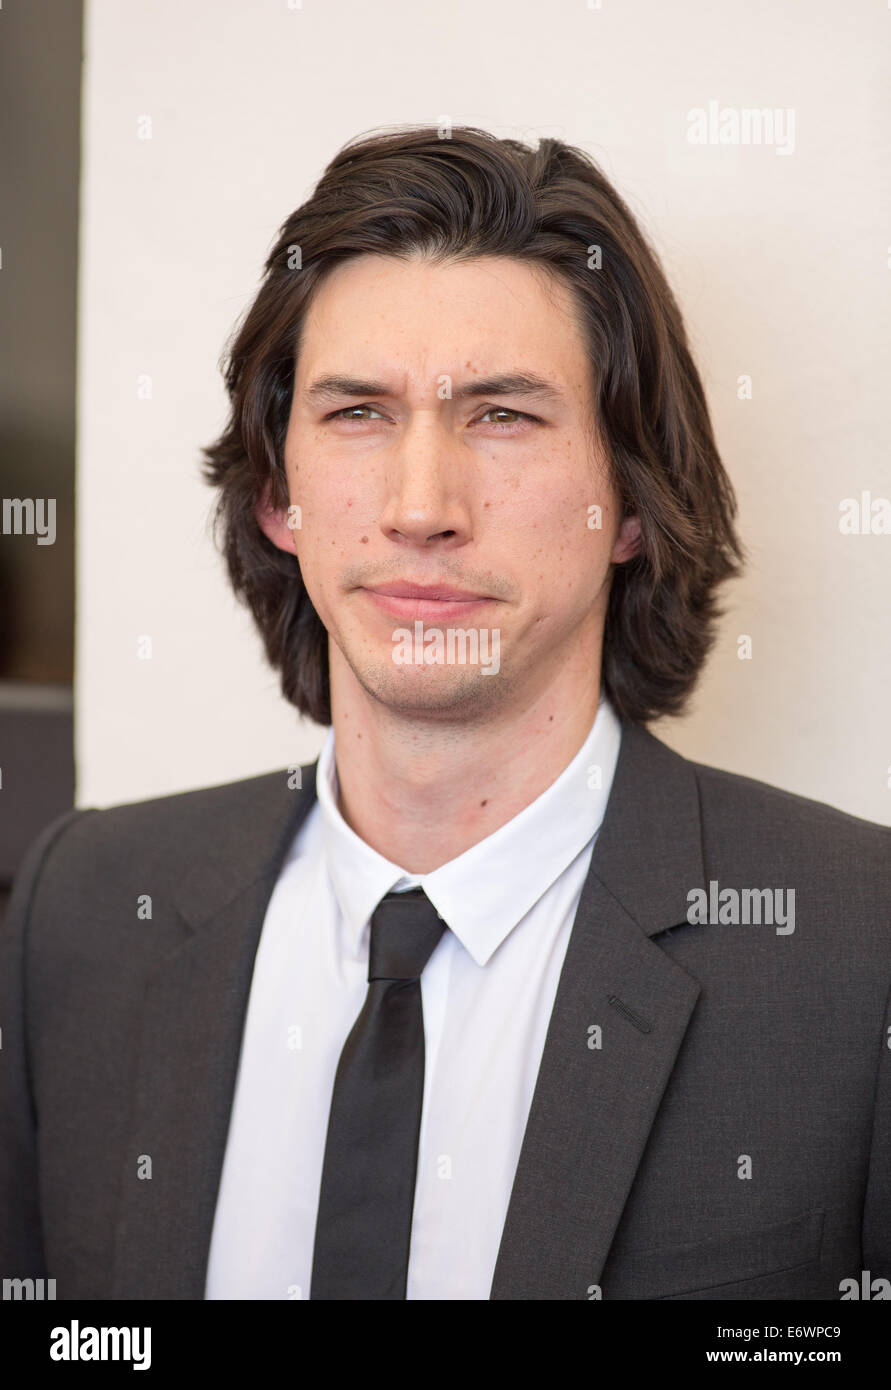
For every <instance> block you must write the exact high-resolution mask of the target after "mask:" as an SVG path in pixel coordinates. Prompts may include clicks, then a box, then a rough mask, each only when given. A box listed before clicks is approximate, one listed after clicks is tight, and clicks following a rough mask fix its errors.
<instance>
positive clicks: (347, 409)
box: [325, 405, 380, 424]
mask: <svg viewBox="0 0 891 1390" xmlns="http://www.w3.org/2000/svg"><path fill="white" fill-rule="evenodd" d="M357 410H373V411H374V412H375V414H376V415H380V411H379V410H378V409H377V407H376V406H373V405H345V406H344V407H343V409H342V410H334V411H332V412H331V414H330V415H326V416H325V419H326V420H357V421H358V422H359V424H361V423H362V417H360V416H358V415H356V411H357ZM364 418H366V419H367V418H368V417H367V416H366V417H364Z"/></svg>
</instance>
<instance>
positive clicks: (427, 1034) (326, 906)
mask: <svg viewBox="0 0 891 1390" xmlns="http://www.w3.org/2000/svg"><path fill="white" fill-rule="evenodd" d="M620 739H621V726H620V724H619V721H618V719H617V718H616V715H615V713H614V711H613V710H612V708H611V707H610V705H609V704H608V703H607V701H606V699H605V698H604V697H603V696H601V700H600V704H599V708H598V711H597V716H596V718H595V720H594V723H593V725H592V727H591V730H590V732H589V734H588V737H587V738H586V740H585V742H584V744H583V745H582V747H581V748H580V749H579V751H578V753H577V754H576V756H575V757H574V758H573V759H572V761H571V762H570V763H569V765H568V766H567V767H566V768H565V769H564V770H563V772H562V773H561V774H560V776H559V777H558V778H557V779H556V781H554V782H552V783H551V785H550V786H549V787H548V788H547V790H546V791H544V792H542V794H541V796H539V797H537V798H536V800H535V801H533V802H531V803H530V804H529V805H528V806H526V807H525V808H524V809H523V810H522V811H520V812H519V814H518V815H516V816H514V817H513V819H512V820H510V821H508V822H507V823H506V824H505V825H503V826H501V828H500V829H498V830H496V831H495V832H494V834H492V835H489V836H487V837H486V839H484V840H481V841H479V842H478V843H477V844H475V845H473V846H472V847H471V848H470V849H468V850H466V851H465V852H464V853H463V854H460V855H458V857H457V858H456V859H452V860H450V861H449V862H448V863H447V864H443V865H442V866H441V867H440V868H438V869H435V870H434V871H433V872H432V873H428V874H421V875H417V874H408V873H406V872H405V871H404V870H403V869H401V868H400V867H399V866H398V865H397V864H392V863H390V862H389V861H388V860H387V859H385V858H384V857H383V856H382V855H380V854H378V853H377V852H376V851H375V850H373V849H372V848H371V847H370V846H369V845H368V844H366V843H365V841H364V840H362V839H360V838H359V836H358V835H356V834H355V833H354V831H353V830H351V829H350V827H349V826H348V825H347V824H346V822H345V821H344V819H343V817H342V816H341V814H340V811H339V810H338V806H337V780H336V775H337V774H336V765H335V756H334V755H335V750H334V734H333V730H331V731H329V733H328V736H327V739H326V741H325V744H324V747H323V749H322V752H321V754H320V757H319V764H318V772H317V794H318V800H317V802H316V804H315V805H314V806H313V807H312V809H311V810H310V812H309V814H308V816H307V818H306V820H305V821H304V822H303V825H302V826H301V827H300V830H299V831H298V833H297V835H296V836H295V838H294V843H293V845H292V847H291V849H290V851H289V854H288V856H287V858H286V860H285V862H284V864H283V866H282V869H281V872H280V874H279V877H278V880H277V882H276V885H275V888H274V890H273V893H272V896H271V898H270V900H269V904H268V907H267V911H266V916H265V919H264V922H263V930H262V934H261V937H260V943H259V946H258V949H257V955H256V959H255V962H254V971H253V977H252V981H251V990H250V997H249V1001H248V1010H247V1017H246V1021H245V1028H244V1033H243V1037H242V1045H241V1055H240V1060H239V1069H238V1077H237V1082H236V1087H235V1095H234V1100H233V1106H232V1113H231V1117H230V1124H229V1134H228V1141H227V1145H226V1152H225V1157H224V1163H223V1171H222V1178H221V1182H220V1190H219V1195H218V1199H217V1207H216V1213H215V1218H214V1226H213V1235H212V1239H211V1247H210V1258H209V1261H208V1270H207V1280H206V1286H205V1298H209V1299H213V1298H249V1299H278V1298H283V1299H287V1298H308V1297H309V1291H310V1276H311V1272H312V1253H313V1240H314V1236H315V1224H316V1211H317V1207H318V1199H319V1189H320V1184H321V1177H322V1161H323V1158H324V1152H325V1139H326V1133H327V1125H328V1110H329V1106H330V1103H331V1092H332V1089H333V1086H334V1077H335V1073H336V1070H337V1063H338V1060H339V1058H340V1052H341V1048H342V1047H343V1044H344V1042H345V1040H346V1038H347V1035H348V1033H349V1032H350V1029H351V1028H352V1026H353V1023H354V1022H355V1020H356V1017H357V1016H358V1014H359V1012H360V1010H361V1008H362V1005H363V1003H364V1000H365V995H366V992H367V989H368V977H367V972H368V943H369V934H370V919H371V914H372V912H373V910H374V909H375V907H377V904H378V903H379V902H380V900H381V898H382V897H383V896H384V895H385V894H386V893H388V892H390V890H391V889H402V888H409V887H414V886H415V885H416V884H420V886H421V887H422V888H423V889H424V891H425V892H426V894H427V896H428V897H429V899H430V901H431V902H432V903H433V905H434V907H435V908H436V910H437V911H438V912H439V913H440V914H441V916H442V917H443V918H444V919H445V921H446V923H447V925H448V927H449V928H450V930H448V931H445V932H444V933H443V935H442V937H441V938H440V941H439V942H438V944H437V946H436V948H435V950H434V952H433V954H432V956H431V957H430V960H429V961H428V963H427V966H426V968H425V970H424V973H423V975H422V977H421V1000H422V1008H423V1015H424V1039H425V1051H426V1060H425V1081H424V1097H423V1107H422V1111H421V1131H420V1139H419V1145H418V1170H417V1181H416V1186H415V1203H414V1215H413V1219H412V1231H411V1247H410V1255H409V1266H408V1285H407V1291H406V1297H407V1298H409V1299H487V1298H488V1297H489V1292H490V1288H491V1284H492V1276H493V1274H494V1271H495V1262H496V1259H497V1256H498V1247H499V1244H500V1241H501V1233H502V1228H503V1226H504V1220H505V1216H506V1214H507V1207H508V1202H509V1199H510V1194H511V1188H512V1185H513V1180H514V1173H515V1171H516V1166H517V1160H518V1158H519V1154H520V1147H521V1145H522V1141H523V1134H524V1131H525V1128H526V1120H527V1116H528V1113H529V1106H530V1103H531V1100H532V1092H533V1090H534V1087H535V1081H536V1077H537V1074H538V1068H539V1063H540V1061H541V1054H542V1049H543V1046H544V1041H545V1034H546V1032H547V1028H548V1023H549V1021H550V1016H551V1010H552V1008H553V1004H554V996H555V994H556V990H557V983H558V979H559V975H560V969H561V966H562V964H563V958H564V955H565V953H566V947H567V944H568V942H569V936H570V932H571V930H572V924H573V921H574V918H575V912H576V908H577V906H578V901H579V896H580V894H581V890H582V886H583V884H584V880H585V876H586V874H587V870H588V866H589V863H590V859H591V853H592V850H593V847H594V841H595V839H596V835H597V831H598V829H599V827H600V823H601V821H602V819H603V814H604V811H605V808H606V803H607V798H608V796H609V791H610V787H611V785H612V779H613V774H614V772H615V766H616V760H617V757H618V752H619V742H620ZM518 756H523V753H522V752H520V753H519V754H518ZM595 769H597V770H598V771H595Z"/></svg>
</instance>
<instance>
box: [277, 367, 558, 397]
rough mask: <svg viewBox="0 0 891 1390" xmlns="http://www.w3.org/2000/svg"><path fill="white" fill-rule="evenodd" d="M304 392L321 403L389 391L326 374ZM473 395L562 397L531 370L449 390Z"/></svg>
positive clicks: (375, 383) (380, 384) (458, 394)
mask: <svg viewBox="0 0 891 1390" xmlns="http://www.w3.org/2000/svg"><path fill="white" fill-rule="evenodd" d="M304 394H305V396H306V399H307V400H308V401H311V402H315V401H318V402H322V401H326V400H334V399H338V398H342V397H344V396H351V397H353V396H354V397H359V396H361V397H363V398H364V397H368V396H389V395H390V394H391V392H390V389H389V387H388V386H387V384H386V382H383V381H367V380H365V379H363V378H361V377H353V376H338V375H336V374H329V375H327V376H321V377H319V378H318V379H317V380H316V381H313V382H311V383H310V385H309V386H307V387H306V390H305V393H304ZM475 396H531V397H535V398H536V399H538V400H542V401H552V402H554V403H556V402H561V401H562V400H563V393H562V392H561V391H560V390H559V389H558V388H557V387H556V386H555V385H554V384H553V382H550V381H546V380H545V379H544V377H540V376H535V375H534V373H531V372H505V373H502V374H501V375H500V376H489V377H473V378H471V379H470V380H469V381H466V382H464V383H463V385H461V386H458V387H456V388H455V390H454V391H453V392H452V397H453V398H454V399H458V400H465V399H468V398H472V397H475Z"/></svg>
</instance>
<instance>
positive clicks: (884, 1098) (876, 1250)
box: [852, 990, 891, 1281]
mask: <svg viewBox="0 0 891 1390" xmlns="http://www.w3.org/2000/svg"><path fill="white" fill-rule="evenodd" d="M878 1044H879V1066H878V1075H877V1077H876V1095H875V1109H874V1111H873V1119H872V1147H871V1150H870V1159H869V1175H868V1179H867V1185H866V1200H865V1202H864V1204H863V1232H862V1243H863V1268H864V1270H869V1273H870V1277H871V1280H875V1279H887V1280H889V1281H891V990H889V993H888V998H887V1001H886V1004H885V1017H884V1020H883V1022H882V1034H881V1037H880V1038H879V1039H878ZM852 1272H853V1271H852Z"/></svg>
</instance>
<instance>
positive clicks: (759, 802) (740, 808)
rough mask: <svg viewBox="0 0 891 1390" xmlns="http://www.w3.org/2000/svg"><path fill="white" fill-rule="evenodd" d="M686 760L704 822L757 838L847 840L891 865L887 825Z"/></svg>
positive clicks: (890, 832)
mask: <svg viewBox="0 0 891 1390" xmlns="http://www.w3.org/2000/svg"><path fill="white" fill-rule="evenodd" d="M688 761H689V760H688ZM689 765H690V767H691V768H692V770H693V773H694V775H695V777H696V781H697V784H698V787H699V795H700V803H701V806H702V813H703V821H704V823H705V824H706V826H708V824H712V825H723V826H725V827H728V828H729V827H730V826H733V827H735V829H736V833H737V835H741V836H745V835H746V833H747V832H753V833H757V835H758V837H759V838H763V837H764V836H765V835H768V834H770V835H776V836H779V837H780V838H781V839H782V840H783V841H784V842H786V843H787V844H794V843H795V842H796V841H800V842H802V843H805V842H806V843H808V844H810V845H813V846H817V845H819V844H821V843H824V842H831V843H832V844H833V845H836V846H850V847H851V848H852V849H854V850H856V851H857V852H858V853H865V854H868V855H869V854H875V855H879V856H881V857H882V858H883V859H884V862H885V864H886V866H888V867H891V859H889V855H891V826H887V825H881V824H879V823H878V822H876V821H871V820H866V819H864V818H862V817H860V816H855V815H851V814H850V813H849V812H847V811H842V810H840V809H839V808H838V807H836V806H830V805H828V804H827V803H826V802H823V801H816V800H814V799H812V798H811V797H807V796H802V795H800V794H799V793H797V792H790V791H784V790H783V789H782V788H781V787H776V786H773V785H772V784H771V783H769V782H762V781H758V780H757V779H756V778H754V777H746V776H743V775H742V774H740V773H736V772H726V771H724V770H722V769H721V768H716V767H711V766H709V765H708V764H706V763H697V762H692V761H690V762H689Z"/></svg>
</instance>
